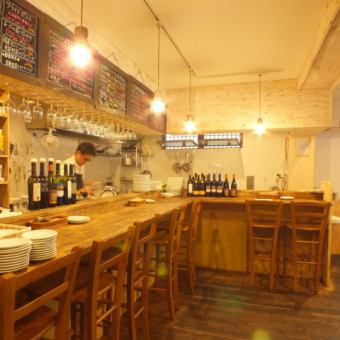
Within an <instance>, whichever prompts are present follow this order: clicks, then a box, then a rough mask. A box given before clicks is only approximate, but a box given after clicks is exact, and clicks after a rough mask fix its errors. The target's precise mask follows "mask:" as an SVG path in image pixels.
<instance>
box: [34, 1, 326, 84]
mask: <svg viewBox="0 0 340 340" xmlns="http://www.w3.org/2000/svg"><path fill="white" fill-rule="evenodd" d="M30 2H31V3H33V4H34V5H36V6H37V7H39V9H41V10H43V11H45V12H47V13H48V14H50V15H51V13H49V10H50V8H53V7H54V9H55V10H57V11H59V12H60V15H62V16H63V22H62V23H63V24H66V23H71V22H73V23H75V22H77V23H79V12H80V9H79V8H80V0H79V1H78V0H58V1H56V0H30ZM148 2H149V3H150V5H151V6H152V8H153V9H154V10H155V12H156V13H157V14H158V16H159V17H160V19H161V22H162V23H163V24H164V26H165V27H166V28H167V30H168V31H169V33H170V34H171V36H172V37H173V39H174V40H175V42H176V44H177V45H178V47H179V48H180V50H181V51H182V53H183V55H184V56H185V57H186V59H187V60H188V62H189V63H190V64H191V66H192V68H193V70H194V72H195V77H193V86H199V85H212V84H226V83H234V82H247V81H257V73H259V72H262V73H265V74H264V77H263V79H264V80H273V79H292V78H294V79H295V78H297V77H298V74H299V71H300V70H301V68H302V65H303V63H304V61H305V59H306V57H307V55H308V52H309V51H310V49H311V47H312V45H313V41H314V38H315V35H316V32H317V30H318V27H319V23H320V21H321V18H322V15H323V13H324V11H325V3H326V1H325V0H284V1H282V0H237V1H235V0H185V1H184V0H171V1H169V0H148ZM66 13H67V14H66ZM84 22H85V24H86V25H87V26H88V27H89V34H90V42H91V44H92V45H93V46H94V47H95V48H97V49H98V50H99V52H102V50H103V48H102V47H101V46H100V43H99V41H103V39H105V41H106V42H107V43H110V44H112V45H114V46H116V47H118V48H119V50H120V51H122V52H123V53H124V54H125V55H126V56H128V58H129V59H130V60H131V61H132V62H134V63H136V64H137V65H138V66H139V67H140V68H141V69H142V70H143V71H145V72H146V73H148V74H149V75H150V76H151V77H152V78H153V79H157V25H156V22H155V19H154V18H153V16H152V15H151V13H150V12H149V10H148V9H147V7H146V5H145V3H144V0H100V1H98V0H84ZM91 28H92V31H91ZM99 38H100V39H99ZM106 50H107V46H106ZM104 56H106V57H107V55H105V54H104ZM111 60H112V61H114V59H111ZM118 62H119V60H118ZM188 74H189V72H188V68H187V67H186V65H185V63H184V62H183V60H182V59H181V57H180V56H179V54H178V52H177V51H176V50H175V49H174V47H173V46H172V45H171V43H170V42H169V40H168V38H167V37H166V36H165V35H164V33H163V34H162V39H161V75H160V82H161V84H160V85H161V87H162V88H166V89H170V88H181V87H187V86H188V84H189V81H188ZM215 75H218V76H217V77H216V76H215ZM223 75H224V76H223Z"/></svg>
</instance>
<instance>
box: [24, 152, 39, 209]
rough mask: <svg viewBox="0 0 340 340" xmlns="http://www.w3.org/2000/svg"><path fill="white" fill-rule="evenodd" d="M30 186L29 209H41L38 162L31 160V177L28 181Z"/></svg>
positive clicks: (34, 159)
mask: <svg viewBox="0 0 340 340" xmlns="http://www.w3.org/2000/svg"><path fill="white" fill-rule="evenodd" d="M27 186H28V209H30V210H38V209H40V200H41V185H40V178H39V177H38V176H37V160H36V158H32V159H31V176H30V177H28V180H27Z"/></svg>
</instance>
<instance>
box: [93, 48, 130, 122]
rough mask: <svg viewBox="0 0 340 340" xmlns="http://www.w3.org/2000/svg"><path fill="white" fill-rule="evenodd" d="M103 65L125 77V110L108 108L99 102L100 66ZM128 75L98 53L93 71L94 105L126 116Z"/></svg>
mask: <svg viewBox="0 0 340 340" xmlns="http://www.w3.org/2000/svg"><path fill="white" fill-rule="evenodd" d="M102 65H104V66H106V67H108V68H110V69H112V70H113V71H114V72H116V73H118V74H119V75H120V76H122V77H124V78H126V83H127V86H126V112H124V111H120V110H116V109H113V108H110V107H108V106H106V105H104V104H102V103H101V102H100V99H99V97H100V81H101V79H100V78H101V66H102ZM129 78H130V76H129V75H128V74H127V73H125V72H124V71H123V70H121V69H120V68H119V67H118V66H116V65H115V64H113V63H112V62H111V61H109V60H108V59H106V58H104V57H103V56H102V55H98V57H97V69H96V72H95V87H94V102H95V105H96V107H98V108H100V109H101V110H103V111H105V112H108V113H112V114H117V115H120V116H126V115H127V114H128V106H129V97H128V94H129V86H130V85H129V83H130V79H129Z"/></svg>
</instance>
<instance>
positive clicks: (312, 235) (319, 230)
mask: <svg viewBox="0 0 340 340" xmlns="http://www.w3.org/2000/svg"><path fill="white" fill-rule="evenodd" d="M329 209H330V203H328V202H292V203H291V223H289V224H287V228H286V230H287V231H288V233H290V236H291V237H290V242H291V244H290V245H287V248H288V250H290V251H289V252H288V253H287V254H286V255H285V260H286V262H288V263H290V264H291V265H292V266H293V277H294V283H293V290H294V292H297V291H298V277H299V273H298V272H299V267H300V266H304V267H314V277H313V280H314V294H317V293H318V292H319V287H320V271H321V262H322V253H323V247H324V243H325V234H326V230H327V227H328V221H329ZM285 248H286V247H285ZM285 272H286V269H285Z"/></svg>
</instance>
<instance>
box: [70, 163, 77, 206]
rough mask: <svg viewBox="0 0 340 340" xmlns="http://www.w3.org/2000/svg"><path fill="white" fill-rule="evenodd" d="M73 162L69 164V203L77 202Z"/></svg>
mask: <svg viewBox="0 0 340 340" xmlns="http://www.w3.org/2000/svg"><path fill="white" fill-rule="evenodd" d="M74 166H75V165H74V164H73V163H71V164H70V178H71V188H72V189H71V192H72V194H71V196H72V197H71V203H76V202H77V179H76V176H75V174H74Z"/></svg>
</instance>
